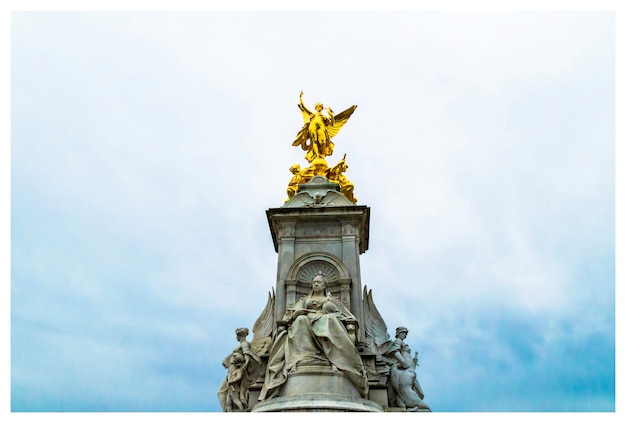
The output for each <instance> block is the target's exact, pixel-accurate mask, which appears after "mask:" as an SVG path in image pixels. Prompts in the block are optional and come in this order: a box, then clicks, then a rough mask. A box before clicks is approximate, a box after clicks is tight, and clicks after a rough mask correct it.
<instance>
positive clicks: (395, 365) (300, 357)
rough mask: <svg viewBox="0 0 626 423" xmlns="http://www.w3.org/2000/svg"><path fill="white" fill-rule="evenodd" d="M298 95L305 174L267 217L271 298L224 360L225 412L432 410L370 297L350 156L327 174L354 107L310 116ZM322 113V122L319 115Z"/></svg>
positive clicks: (363, 217)
mask: <svg viewBox="0 0 626 423" xmlns="http://www.w3.org/2000/svg"><path fill="white" fill-rule="evenodd" d="M302 96H303V93H302V92H301V93H300V103H299V104H298V107H299V109H300V111H301V112H302V116H303V118H304V126H303V127H302V129H301V130H300V132H299V133H298V135H297V137H296V140H295V141H294V142H293V146H296V147H297V146H300V147H301V148H302V149H303V150H304V151H306V155H305V159H306V160H307V162H308V164H309V165H308V167H306V168H304V169H302V168H301V167H300V165H299V164H296V165H293V166H292V167H291V168H290V169H289V170H290V171H291V173H292V175H293V176H292V178H291V180H290V181H289V184H288V185H287V199H286V200H285V203H284V204H283V205H282V207H278V208H272V209H269V210H267V212H266V214H267V220H268V223H269V226H270V230H271V233H272V240H273V243H274V249H275V250H276V252H277V253H278V270H277V276H276V286H275V289H272V291H271V292H270V293H269V295H268V300H267V303H266V305H265V308H264V309H263V311H262V313H261V315H260V316H259V317H258V319H257V320H256V322H255V324H254V326H253V328H252V332H253V337H252V341H251V342H248V341H247V336H248V334H249V331H248V329H247V328H238V329H237V330H236V331H235V333H236V336H237V340H238V342H239V344H238V345H237V346H236V348H235V349H234V350H233V352H232V353H231V354H230V355H229V356H227V357H226V358H225V359H224V361H223V363H222V364H223V366H224V367H225V368H226V377H225V379H224V382H223V383H222V386H221V387H220V389H219V390H218V398H219V399H220V404H221V405H222V409H223V410H224V411H228V412H231V411H232V412H234V411H240V412H248V411H251V412H279V411H280V412H282V411H291V412H293V411H368V412H383V411H430V408H429V406H428V405H427V404H426V403H425V402H424V401H423V399H424V393H423V391H422V388H421V386H420V384H419V382H418V380H417V377H416V372H415V368H416V366H417V363H418V361H417V353H415V356H414V357H412V356H411V350H410V348H409V346H408V345H407V344H406V343H405V342H404V340H405V339H406V337H407V335H408V332H409V331H408V329H407V328H405V327H398V328H397V329H396V331H395V339H391V337H390V335H389V333H388V330H387V326H386V324H385V322H384V320H383V318H382V317H381V315H380V313H379V312H378V310H377V308H376V306H375V304H374V301H373V298H372V291H371V290H368V289H367V287H363V286H362V283H361V271H360V264H359V256H360V255H361V254H363V253H365V251H367V249H368V241H369V216H370V209H369V207H367V206H363V205H358V204H357V198H356V197H355V195H354V184H353V183H352V182H350V181H349V180H348V179H347V177H346V176H345V175H344V172H346V170H347V169H348V165H347V164H346V155H345V154H344V155H343V158H342V159H341V160H340V161H339V162H338V163H337V164H336V165H334V166H332V167H329V165H328V163H327V161H326V157H328V156H330V155H332V154H333V151H334V143H333V142H332V138H333V137H334V136H335V135H337V133H338V132H339V130H340V129H341V128H342V127H343V126H344V124H345V123H346V122H347V121H348V119H349V118H350V116H351V115H352V113H353V112H354V110H355V109H356V106H352V107H349V108H348V109H346V110H344V111H343V112H341V113H339V114H337V115H335V114H334V112H333V111H332V110H331V109H330V107H324V105H322V104H320V103H317V104H316V105H315V108H314V109H315V112H311V111H310V110H309V109H308V108H307V107H306V106H305V105H304V102H303V100H302ZM324 110H326V112H327V113H326V114H324V113H323V111H324Z"/></svg>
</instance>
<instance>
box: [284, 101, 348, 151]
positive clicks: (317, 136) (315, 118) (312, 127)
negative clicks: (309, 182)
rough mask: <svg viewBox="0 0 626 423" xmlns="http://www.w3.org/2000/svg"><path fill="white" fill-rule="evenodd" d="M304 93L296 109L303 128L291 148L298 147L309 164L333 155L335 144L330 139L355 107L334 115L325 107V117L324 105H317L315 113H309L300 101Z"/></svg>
mask: <svg viewBox="0 0 626 423" xmlns="http://www.w3.org/2000/svg"><path fill="white" fill-rule="evenodd" d="M303 94H304V92H302V91H300V104H298V108H299V109H300V111H301V112H302V117H303V119H304V126H303V127H302V129H301V130H300V132H298V135H297V136H296V140H295V141H294V142H293V144H292V145H293V146H294V147H297V146H300V147H302V149H303V150H304V151H306V152H307V153H306V155H305V156H304V157H305V158H306V159H307V161H308V162H309V163H311V162H312V161H313V160H315V159H318V158H321V159H323V158H325V157H326V156H330V155H331V154H333V148H334V147H335V144H334V143H333V142H332V140H331V138H332V137H334V136H335V135H337V133H338V132H339V130H340V129H341V128H342V127H343V125H345V124H346V122H347V121H348V119H349V118H350V116H351V115H352V113H353V112H354V110H355V109H356V105H354V106H351V107H349V108H347V109H346V110H344V111H343V112H341V113H339V114H337V115H335V113H334V112H333V111H332V109H331V108H330V107H328V106H326V112H327V113H328V114H327V115H325V114H323V113H322V112H323V110H324V105H323V104H322V103H317V104H316V105H315V112H312V111H310V110H309V109H307V107H306V106H305V105H304V102H303V101H302V95H303Z"/></svg>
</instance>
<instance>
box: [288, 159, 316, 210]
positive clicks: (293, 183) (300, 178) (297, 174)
mask: <svg viewBox="0 0 626 423" xmlns="http://www.w3.org/2000/svg"><path fill="white" fill-rule="evenodd" d="M289 171H290V172H291V173H292V174H293V176H292V177H291V180H290V181H289V185H287V199H286V200H285V202H287V201H289V200H291V197H293V196H294V195H296V192H298V184H305V183H307V182H309V180H310V179H311V178H312V177H313V171H312V169H311V168H309V167H307V168H306V169H300V165H299V164H295V165H293V166H291V167H290V168H289Z"/></svg>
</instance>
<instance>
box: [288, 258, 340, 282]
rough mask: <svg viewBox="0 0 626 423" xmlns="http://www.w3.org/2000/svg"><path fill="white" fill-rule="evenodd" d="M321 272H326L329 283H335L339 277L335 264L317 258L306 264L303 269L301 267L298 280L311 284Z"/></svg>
mask: <svg viewBox="0 0 626 423" xmlns="http://www.w3.org/2000/svg"><path fill="white" fill-rule="evenodd" d="M319 272H322V273H323V274H324V276H325V277H326V282H327V283H329V284H332V283H334V282H335V281H336V280H337V279H338V278H339V275H338V274H337V269H335V266H333V265H331V264H329V263H327V262H325V261H322V260H315V261H311V262H309V263H307V264H305V265H304V266H303V267H302V269H300V271H299V272H298V281H300V282H304V283H306V284H310V283H311V281H312V280H313V278H314V277H315V276H316V275H317V274H318V273H319Z"/></svg>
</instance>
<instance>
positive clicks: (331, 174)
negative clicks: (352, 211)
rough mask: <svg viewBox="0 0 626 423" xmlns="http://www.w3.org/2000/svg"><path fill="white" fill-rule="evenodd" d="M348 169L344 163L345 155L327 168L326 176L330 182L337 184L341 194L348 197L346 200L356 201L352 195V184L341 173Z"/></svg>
mask: <svg viewBox="0 0 626 423" xmlns="http://www.w3.org/2000/svg"><path fill="white" fill-rule="evenodd" d="M346 170H348V164H347V163H346V155H345V154H344V155H343V158H342V159H341V160H340V161H339V163H337V164H336V165H335V166H333V167H332V168H330V169H329V170H328V174H327V178H328V180H329V181H330V182H335V183H338V184H339V189H340V191H341V193H342V194H343V195H345V196H346V197H348V200H350V201H352V202H353V203H356V201H357V199H356V197H355V196H354V184H353V183H352V182H350V181H349V180H348V178H346V177H345V176H344V175H343V172H345V171H346Z"/></svg>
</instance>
